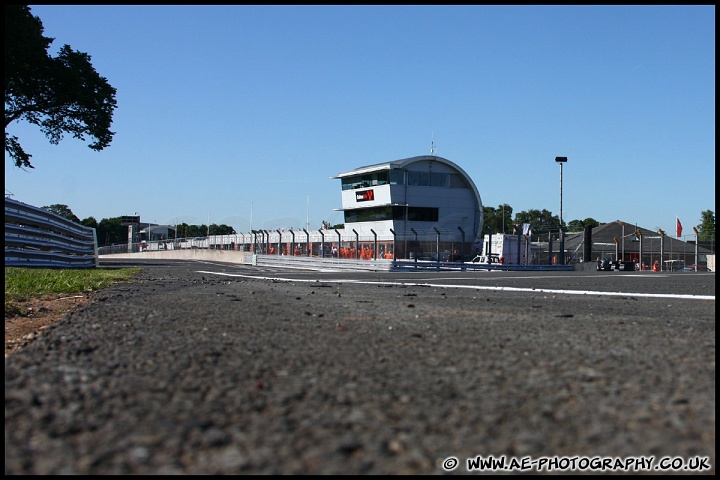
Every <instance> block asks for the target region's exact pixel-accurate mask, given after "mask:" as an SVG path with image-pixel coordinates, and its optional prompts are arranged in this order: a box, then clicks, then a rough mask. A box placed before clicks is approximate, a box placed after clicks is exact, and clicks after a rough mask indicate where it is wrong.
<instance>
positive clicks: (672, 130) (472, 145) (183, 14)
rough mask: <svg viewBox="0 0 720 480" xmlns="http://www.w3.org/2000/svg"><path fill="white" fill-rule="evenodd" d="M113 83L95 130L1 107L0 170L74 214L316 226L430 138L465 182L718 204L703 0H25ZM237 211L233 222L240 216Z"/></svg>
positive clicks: (604, 205) (630, 200)
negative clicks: (358, 1)
mask: <svg viewBox="0 0 720 480" xmlns="http://www.w3.org/2000/svg"><path fill="white" fill-rule="evenodd" d="M30 8H31V11H32V13H33V14H34V15H36V16H38V17H39V18H40V20H41V21H42V23H43V25H44V27H45V35H46V36H48V37H53V38H55V41H54V42H53V44H52V45H51V47H50V53H51V54H52V55H53V56H55V55H57V52H58V50H59V49H60V47H61V46H62V45H63V44H68V45H70V46H71V47H72V48H73V49H75V50H79V51H82V52H86V53H88V54H89V55H90V56H91V57H92V60H91V62H92V64H93V66H94V67H95V69H96V70H97V71H98V73H99V74H100V75H102V76H104V77H106V78H107V79H108V81H109V83H110V84H111V85H112V86H113V87H115V88H116V89H117V101H118V108H117V110H116V111H115V115H114V121H113V125H112V127H111V129H112V130H113V131H114V132H116V135H115V137H114V139H113V142H112V144H111V145H110V147H108V148H106V149H105V150H103V151H101V152H95V151H93V150H91V149H89V148H88V147H87V145H88V143H89V142H82V141H79V140H76V139H74V138H72V137H67V136H66V137H65V139H64V140H63V141H61V142H60V144H59V145H51V144H50V143H49V142H48V140H47V139H46V138H45V137H44V136H43V135H42V134H41V133H40V132H39V130H38V129H37V127H34V126H30V125H27V124H23V123H14V124H11V125H10V126H9V127H8V129H7V130H8V132H10V133H11V134H13V135H17V136H18V137H19V139H20V142H21V144H22V145H23V147H24V148H25V150H26V151H27V152H28V153H30V154H32V155H33V156H32V159H31V161H32V163H33V165H34V166H35V168H34V169H28V170H27V171H25V170H22V169H19V168H17V167H14V166H13V164H12V162H11V161H10V160H9V159H8V157H7V154H6V160H5V189H6V192H5V193H6V194H8V193H12V194H13V197H12V198H14V199H15V200H18V201H21V202H25V203H28V204H30V205H34V206H38V207H41V206H44V205H51V204H65V205H68V206H69V207H70V208H71V209H72V211H73V212H74V213H75V214H76V215H77V216H78V217H79V218H81V219H83V218H87V217H90V216H93V217H95V218H96V219H97V220H98V221H100V220H101V219H103V218H110V217H118V216H122V215H134V214H135V213H137V214H139V215H140V217H141V221H143V222H153V223H160V224H174V223H182V222H186V223H189V224H207V222H208V219H209V221H210V223H216V224H227V225H231V226H233V227H234V228H235V229H236V230H237V231H238V232H248V231H249V230H250V228H251V226H252V228H254V229H255V228H263V229H276V228H282V227H284V228H289V227H294V228H296V229H297V228H304V227H305V226H306V223H307V222H308V221H309V226H310V228H311V229H318V228H320V226H321V222H322V221H323V220H326V221H329V222H330V223H331V224H335V223H342V222H343V217H342V214H341V212H338V211H336V210H335V209H337V208H340V206H341V195H340V192H341V190H340V181H339V180H334V179H331V178H330V177H332V176H335V175H337V174H338V173H340V172H344V171H348V170H352V169H355V168H357V167H360V166H363V165H369V164H374V163H380V162H385V161H391V160H397V159H402V158H408V157H413V156H416V155H426V154H430V149H431V145H432V143H433V142H434V145H435V154H436V155H438V156H441V157H444V158H446V159H448V160H450V161H452V162H454V163H456V164H457V165H458V166H460V167H461V168H462V169H464V170H465V171H466V172H467V173H468V174H469V176H470V177H471V178H472V179H473V181H474V182H475V185H476V186H477V189H478V191H479V192H480V196H481V199H482V203H483V205H485V206H492V207H498V206H499V205H500V204H503V203H507V204H509V205H510V206H511V207H512V208H513V209H514V212H519V211H523V210H529V209H547V210H549V211H551V212H552V213H553V214H556V215H557V214H559V211H560V170H559V166H558V164H556V163H555V157H556V156H566V157H568V162H567V163H566V164H565V165H564V167H563V178H562V203H563V219H564V220H565V221H566V222H568V221H570V220H573V219H585V218H588V217H591V218H594V219H596V220H598V221H600V222H611V221H614V220H623V221H627V222H630V223H637V224H638V225H639V226H641V227H645V228H649V229H653V230H654V229H656V228H657V227H659V228H663V229H664V230H665V231H666V232H667V233H668V234H672V233H673V232H674V229H675V217H676V215H677V216H679V218H680V220H681V222H682V224H683V229H684V231H683V233H684V234H687V233H692V226H693V225H697V224H699V223H700V218H701V212H702V211H705V210H712V211H713V212H715V7H714V6H712V5H708V6H536V7H535V6H382V5H369V6H242V5H217V6H193V5H177V6H149V5H115V6H82V5H70V6H68V5H31V6H30ZM251 223H252V225H251Z"/></svg>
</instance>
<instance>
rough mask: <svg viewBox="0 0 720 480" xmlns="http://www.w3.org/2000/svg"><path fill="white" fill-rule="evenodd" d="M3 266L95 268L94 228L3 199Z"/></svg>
mask: <svg viewBox="0 0 720 480" xmlns="http://www.w3.org/2000/svg"><path fill="white" fill-rule="evenodd" d="M5 266H6V267H62V268H90V267H97V266H98V248H97V237H96V233H95V229H94V228H90V227H86V226H84V225H80V224H77V223H74V222H72V221H70V220H68V219H67V218H65V217H62V216H60V215H57V214H55V213H52V212H48V211H47V210H43V209H41V208H37V207H33V206H32V205H27V204H25V203H22V202H18V201H16V200H12V199H10V198H5Z"/></svg>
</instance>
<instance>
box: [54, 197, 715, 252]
mask: <svg viewBox="0 0 720 480" xmlns="http://www.w3.org/2000/svg"><path fill="white" fill-rule="evenodd" d="M42 208H43V209H44V210H47V211H49V212H53V213H56V214H58V215H60V216H62V217H65V218H67V219H69V220H71V221H73V222H75V223H79V224H81V225H85V226H86V227H92V228H94V229H95V230H96V233H97V239H98V245H100V246H107V245H112V244H113V243H115V244H119V243H127V227H126V226H123V225H121V224H120V223H121V222H120V220H121V217H114V218H103V219H102V220H101V221H100V222H98V221H97V220H95V218H94V217H88V218H85V219H83V220H80V219H79V218H78V217H77V216H76V215H75V214H74V213H73V212H72V210H70V208H69V207H68V206H67V205H60V204H55V205H50V206H45V207H42ZM483 215H484V221H483V230H484V231H485V233H503V232H504V233H510V234H512V233H514V232H515V230H514V229H515V228H516V226H517V228H522V226H523V224H526V223H527V224H530V229H531V230H532V234H533V237H534V236H535V235H542V234H547V233H548V232H559V231H560V228H561V226H560V218H559V217H558V216H557V215H553V214H552V213H551V212H550V211H548V210H545V209H543V210H527V211H522V212H518V213H517V214H516V215H515V216H514V217H513V209H512V207H511V206H510V205H508V204H506V203H505V204H501V205H498V207H497V208H495V207H483ZM700 221H701V223H700V224H699V225H697V227H696V228H697V229H698V235H699V238H700V241H701V242H707V241H714V240H715V212H713V211H712V210H705V211H703V212H702V213H701V214H700ZM600 225H603V223H600V222H598V221H597V220H595V219H594V218H586V219H585V220H570V221H569V222H567V224H566V223H565V221H563V224H562V230H563V231H565V232H582V231H583V230H584V229H585V227H586V226H589V227H591V228H595V227H598V226H600ZM176 227H177V232H176V233H177V238H189V237H204V236H206V235H208V234H209V235H234V234H236V233H237V232H236V231H235V229H234V228H232V227H231V226H229V225H225V224H222V225H216V224H214V223H213V224H211V225H210V228H209V229H208V226H207V225H188V224H187V223H181V224H178V225H177V226H176ZM343 227H344V225H343V224H337V225H332V226H331V225H330V223H329V222H327V221H325V220H323V221H322V228H330V229H334V228H338V229H340V228H343Z"/></svg>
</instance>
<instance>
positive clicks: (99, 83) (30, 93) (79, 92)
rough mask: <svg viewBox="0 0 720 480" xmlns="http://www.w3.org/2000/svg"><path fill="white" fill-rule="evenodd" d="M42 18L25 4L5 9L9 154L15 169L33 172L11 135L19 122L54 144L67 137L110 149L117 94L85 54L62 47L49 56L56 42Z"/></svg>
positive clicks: (6, 145) (6, 103)
mask: <svg viewBox="0 0 720 480" xmlns="http://www.w3.org/2000/svg"><path fill="white" fill-rule="evenodd" d="M43 32H44V28H43V25H42V22H41V21H40V19H39V18H38V17H36V16H33V15H32V13H31V12H30V8H29V7H28V6H27V5H5V151H6V152H7V153H8V155H9V156H10V158H11V159H13V161H14V162H15V166H16V167H29V168H34V167H33V165H32V164H31V162H30V158H31V157H32V155H30V154H29V153H27V152H25V151H24V150H23V148H22V146H21V145H20V140H19V139H18V137H16V136H13V135H10V134H9V133H8V126H9V125H10V124H11V123H12V122H15V121H26V122H29V123H31V124H33V125H37V126H38V127H40V130H41V131H42V133H43V134H45V136H46V137H47V138H48V140H49V141H50V143H51V144H54V145H56V144H58V143H59V142H60V141H61V140H62V139H63V136H64V134H66V133H67V134H71V135H72V136H73V137H74V138H77V139H79V140H83V141H84V140H85V137H86V136H89V137H91V138H92V139H93V142H92V143H90V144H89V145H88V147H89V148H91V149H93V150H96V151H100V150H103V149H104V148H105V147H107V146H108V145H110V142H111V141H112V138H113V135H114V134H115V133H114V132H112V131H110V126H111V125H112V118H113V112H114V110H115V108H116V107H117V102H116V100H115V94H116V90H115V88H113V87H112V86H110V84H109V83H108V81H107V79H106V78H104V77H102V76H100V75H99V74H98V73H97V72H96V71H95V69H94V68H93V66H92V64H91V63H90V60H91V57H90V55H88V54H87V53H83V52H79V51H76V50H73V49H72V48H70V46H69V45H64V46H63V47H62V48H61V49H60V52H59V54H58V56H57V57H52V56H50V55H49V54H48V53H47V50H48V49H49V48H50V44H51V43H52V42H53V41H54V40H55V39H54V38H49V37H45V36H43Z"/></svg>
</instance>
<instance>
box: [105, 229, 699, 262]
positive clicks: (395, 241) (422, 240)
mask: <svg viewBox="0 0 720 480" xmlns="http://www.w3.org/2000/svg"><path fill="white" fill-rule="evenodd" d="M545 236H546V237H547V234H546V235H545ZM464 240H465V241H464ZM467 240H470V239H464V238H462V237H461V236H460V235H458V234H457V232H452V231H443V230H434V229H430V230H427V231H417V232H413V233H412V234H409V235H407V234H406V235H402V234H390V233H388V232H378V234H377V235H367V234H365V235H363V234H360V233H358V232H355V231H353V230H345V229H328V230H310V231H308V230H305V229H302V230H295V231H293V230H285V231H278V230H275V231H270V230H255V231H253V232H251V233H235V234H230V235H208V236H206V237H195V238H175V239H162V240H158V241H151V242H141V243H133V244H130V245H128V244H122V245H114V246H110V247H101V248H100V249H99V253H100V254H101V255H108V254H121V253H123V254H124V253H142V252H155V251H172V250H176V251H177V250H187V249H208V250H223V251H240V252H251V253H253V254H258V255H262V256H264V257H268V258H270V259H271V258H272V257H273V256H275V257H278V258H300V257H305V258H310V257H312V258H327V259H338V260H342V259H344V260H360V261H363V260H365V261H370V260H392V261H394V262H396V266H397V265H402V266H408V267H412V268H421V267H425V266H427V265H428V264H434V263H438V262H442V263H446V264H447V263H459V262H469V261H470V260H472V259H473V257H475V256H476V255H480V254H486V253H487V252H483V251H481V249H480V248H479V245H478V244H475V243H473V242H471V241H467ZM473 240H474V239H473ZM548 240H550V241H531V240H530V239H529V238H528V237H526V236H522V237H521V239H520V240H519V245H520V248H521V249H522V250H523V252H522V254H520V253H518V258H521V259H522V260H521V261H520V264H522V266H531V267H534V268H540V267H542V266H547V265H553V266H557V265H572V264H577V263H581V262H583V261H588V259H586V258H584V241H583V240H584V239H583V235H582V233H573V234H567V233H566V234H565V237H564V240H563V241H561V239H560V235H559V234H551V238H549V239H548ZM591 241H592V246H591V256H590V259H589V260H590V261H591V262H594V263H595V262H596V261H597V260H603V259H611V260H621V261H626V262H634V263H637V264H638V269H639V268H640V265H642V264H645V265H646V267H647V268H649V267H650V266H651V265H652V264H653V263H654V262H655V261H656V260H657V261H659V262H660V264H661V265H662V266H663V269H664V270H673V269H676V267H675V265H681V264H682V265H685V264H688V265H690V264H692V263H694V259H695V258H696V255H695V245H694V244H692V243H688V242H682V241H679V240H675V239H668V238H665V242H664V244H663V245H660V240H659V237H655V236H650V235H646V236H644V237H643V238H642V239H641V240H640V242H636V243H633V242H631V241H630V240H627V241H625V240H622V241H620V243H614V242H612V240H611V241H610V242H609V243H608V242H606V241H603V238H599V239H595V238H592V239H591ZM561 249H562V250H561ZM495 253H497V252H495ZM705 259H706V255H701V256H700V263H703V262H705V261H706V260H705ZM417 260H419V261H420V262H421V263H415V261H417ZM423 262H424V263H423ZM416 265H417V267H416ZM446 266H447V265H446ZM505 267H507V265H506V266H504V267H503V268H505ZM463 268H464V267H463ZM469 268H472V266H471V267H469Z"/></svg>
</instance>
